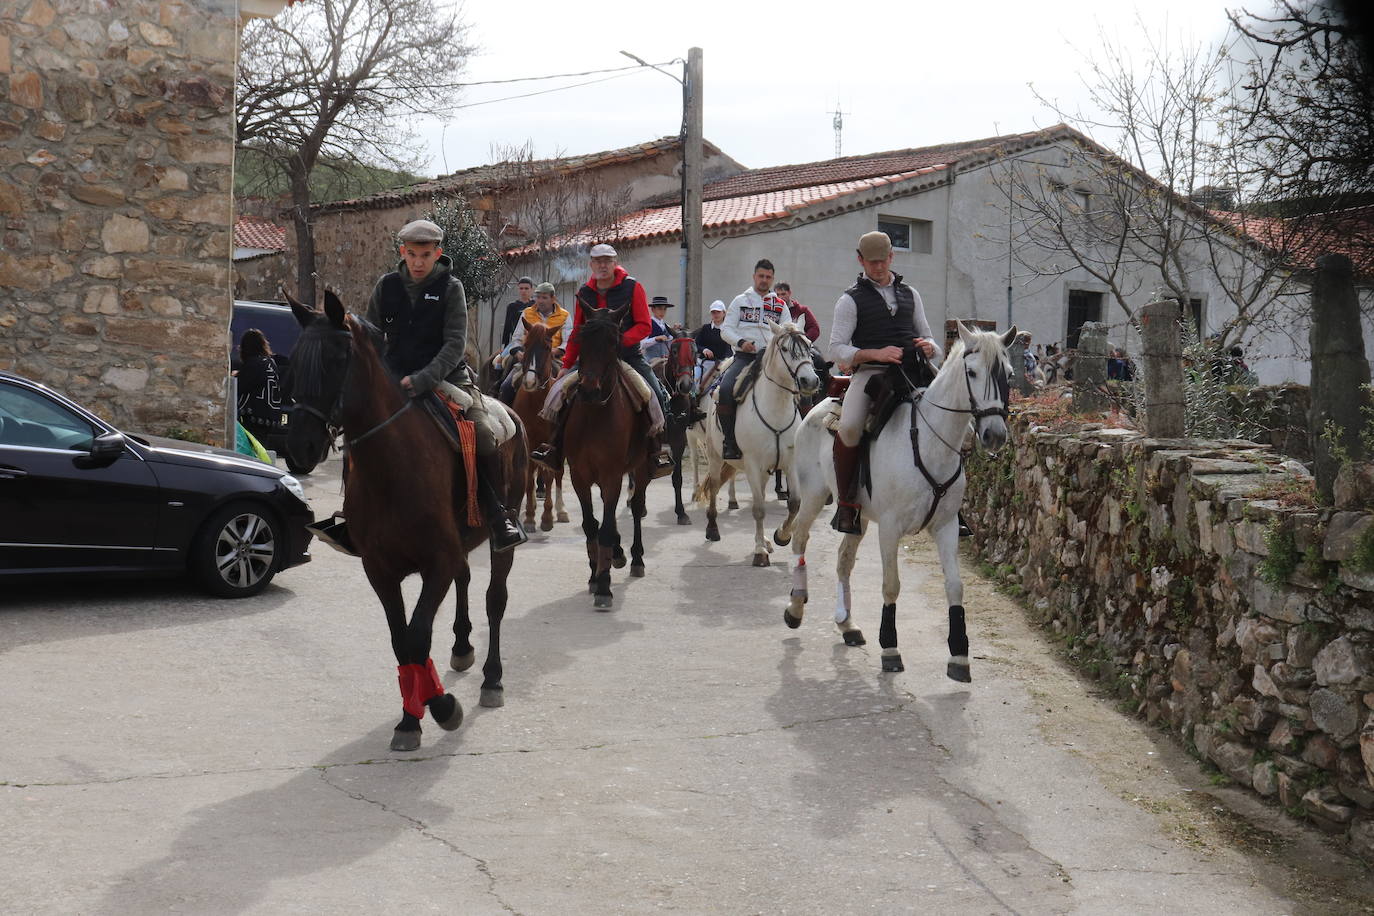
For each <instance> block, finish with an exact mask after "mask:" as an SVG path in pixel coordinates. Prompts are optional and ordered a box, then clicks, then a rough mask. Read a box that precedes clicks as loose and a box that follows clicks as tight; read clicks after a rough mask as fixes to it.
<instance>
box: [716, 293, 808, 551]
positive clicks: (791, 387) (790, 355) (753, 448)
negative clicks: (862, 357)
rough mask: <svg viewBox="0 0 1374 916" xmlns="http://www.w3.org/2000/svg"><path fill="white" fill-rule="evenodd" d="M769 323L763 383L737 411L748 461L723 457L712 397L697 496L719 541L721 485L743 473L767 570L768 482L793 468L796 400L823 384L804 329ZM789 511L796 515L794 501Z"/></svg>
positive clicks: (738, 435)
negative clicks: (765, 523) (704, 462)
mask: <svg viewBox="0 0 1374 916" xmlns="http://www.w3.org/2000/svg"><path fill="white" fill-rule="evenodd" d="M767 322H768V324H767V327H768V333H769V335H770V338H769V341H768V346H766V347H765V348H764V350H763V355H762V356H761V357H759V359H760V361H761V362H762V366H761V367H760V372H759V376H758V379H757V380H756V381H755V382H754V385H753V387H752V388H750V389H749V392H748V393H747V394H745V396H744V397H743V398H740V399H739V402H738V404H737V405H736V407H735V417H736V419H735V441H736V442H737V443H738V444H739V448H740V452H741V453H742V454H743V455H744V457H743V458H740V459H738V460H735V461H732V462H727V461H726V460H725V459H724V458H722V457H721V450H722V445H723V434H722V433H721V430H720V424H719V423H717V422H716V402H715V399H714V398H713V399H712V400H711V405H710V407H709V408H708V409H707V412H706V420H705V423H706V433H707V435H706V437H705V438H706V456H707V458H706V460H707V465H706V479H705V480H704V481H702V483H701V486H700V487H698V488H697V492H696V494H695V495H696V498H697V499H705V501H706V540H708V541H719V540H720V529H719V528H717V527H716V494H717V493H718V492H719V491H720V488H721V486H722V485H724V484H725V483H727V482H731V481H733V480H734V476H735V468H736V467H739V468H740V469H742V470H743V471H744V476H745V477H746V478H747V479H748V481H749V491H750V494H751V496H752V497H753V515H754V565H755V566H767V565H768V554H770V553H772V552H773V545H772V544H771V543H769V541H768V538H767V536H765V535H764V533H763V516H764V512H765V508H766V505H767V483H768V478H769V476H770V475H771V474H772V473H773V471H774V470H781V471H783V472H784V473H786V472H787V469H788V468H789V467H791V465H792V453H793V448H794V444H795V443H794V435H795V430H796V427H797V423H798V421H799V420H800V419H801V413H800V411H798V409H797V401H798V400H799V398H800V397H801V396H802V395H804V394H806V395H810V394H815V393H816V391H817V390H818V389H819V388H820V385H821V380H820V376H818V375H817V374H816V367H815V366H814V365H813V364H812V362H811V341H810V340H809V339H807V336H806V334H805V332H803V331H802V329H801V327H800V326H798V325H796V324H793V323H792V322H790V321H785V322H782V323H781V324H779V323H778V322H775V321H773V320H772V319H771V318H770V319H767ZM737 384H738V383H737ZM788 508H789V511H795V507H794V505H793V504H792V503H790V502H789V503H788ZM780 543H785V542H780Z"/></svg>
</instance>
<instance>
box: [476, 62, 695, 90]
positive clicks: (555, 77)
mask: <svg viewBox="0 0 1374 916" xmlns="http://www.w3.org/2000/svg"><path fill="white" fill-rule="evenodd" d="M670 63H672V61H666V62H664V63H662V64H647V65H646V66H650V67H666V66H667V65H668V64H670ZM638 69H640V65H639V64H632V65H630V66H628V67H609V68H607V69H605V70H585V71H583V72H581V73H554V74H551V75H549V76H517V77H514V78H513V79H508V80H482V81H480V82H476V83H454V84H452V85H453V88H454V89H465V88H467V87H468V86H498V85H501V84H504V83H529V82H535V81H538V80H558V79H565V78H568V77H573V76H596V75H598V74H601V73H621V72H623V71H625V70H638Z"/></svg>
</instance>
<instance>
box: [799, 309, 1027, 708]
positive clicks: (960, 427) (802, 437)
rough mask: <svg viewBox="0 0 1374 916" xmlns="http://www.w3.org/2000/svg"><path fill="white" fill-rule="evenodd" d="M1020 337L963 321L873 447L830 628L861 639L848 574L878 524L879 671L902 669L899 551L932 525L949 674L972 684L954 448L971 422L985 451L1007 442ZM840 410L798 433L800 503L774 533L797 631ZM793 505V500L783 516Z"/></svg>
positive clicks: (834, 405) (958, 459)
mask: <svg viewBox="0 0 1374 916" xmlns="http://www.w3.org/2000/svg"><path fill="white" fill-rule="evenodd" d="M1016 333H1017V332H1016V328H1015V327H1013V328H1012V329H1011V330H1009V331H1007V333H1005V334H1001V335H999V334H997V333H996V332H995V331H976V330H970V329H969V328H967V327H965V326H964V324H963V322H960V323H959V341H958V342H957V343H956V344H955V345H954V346H953V347H952V348H951V349H950V353H949V355H948V356H947V357H946V358H945V362H944V365H943V366H941V367H940V371H939V373H938V374H937V375H936V376H935V381H933V382H932V383H931V384H930V387H929V388H927V389H926V390H925V391H924V392H923V393H922V392H918V393H917V395H916V397H915V399H914V400H913V401H912V402H910V403H905V404H901V405H899V406H898V407H897V410H896V412H895V413H893V415H892V418H891V420H889V421H888V423H887V425H886V426H885V427H884V428H883V429H882V431H881V432H880V433H879V434H878V437H877V439H876V440H874V441H873V442H872V443H871V444H870V445H869V465H870V468H871V479H872V491H871V492H864V487H862V486H861V487H859V505H860V509H861V514H860V519H859V530H860V533H859V534H847V535H845V536H844V540H843V541H842V542H841V544H840V552H839V557H838V559H837V562H836V565H835V573H836V578H837V579H838V582H837V585H838V598H837V601H836V604H835V623H836V625H837V626H838V627H839V628H840V634H841V635H842V636H843V637H844V642H845V644H846V645H850V646H861V645H863V644H864V637H863V633H862V631H860V630H859V628H858V627H857V626H855V625H854V618H853V615H852V614H851V607H850V592H849V574H850V572H851V571H852V570H853V569H854V559H855V557H856V556H857V555H858V552H859V542H860V541H862V540H863V537H864V533H866V532H867V531H868V523H869V522H870V521H876V522H877V523H878V543H879V549H880V550H881V551H882V557H883V613H882V625H881V627H880V628H879V630H878V643H879V645H881V646H882V650H883V670H884V671H901V670H903V666H902V656H901V653H900V652H899V651H898V650H897V593H898V592H899V591H900V589H901V582H900V580H899V578H898V566H897V564H898V557H897V545H898V543H899V542H900V541H901V539H902V538H903V537H904V536H905V535H908V534H914V533H916V532H919V531H921V530H923V529H928V530H929V531H930V536H931V538H932V539H933V540H934V541H935V547H936V550H937V551H938V552H939V555H940V568H941V570H942V571H943V572H944V577H945V598H946V600H947V601H948V604H949V654H950V658H949V663H948V665H947V666H946V668H945V673H946V674H947V675H948V676H949V677H951V678H952V679H954V680H956V681H963V682H965V683H967V682H968V681H970V680H972V676H971V673H970V671H969V660H968V633H967V631H966V629H965V626H964V607H963V602H964V584H963V581H962V580H961V579H960V578H959V505H960V504H961V503H962V502H963V501H964V486H965V478H964V459H963V455H962V454H961V452H960V447H961V446H962V445H963V442H964V435H965V434H966V433H967V432H968V427H969V423H970V421H971V422H972V423H973V426H974V431H975V432H976V434H977V440H978V442H979V444H981V445H982V446H983V447H984V448H986V449H987V450H989V451H996V450H998V449H1000V448H1001V447H1002V446H1003V445H1004V444H1005V443H1006V441H1007V424H1006V417H1007V396H1008V388H1007V384H1008V383H1007V379H1008V375H1009V373H1010V372H1011V363H1010V361H1009V360H1008V358H1007V346H1008V345H1009V344H1010V343H1011V342H1012V341H1013V340H1015V339H1016ZM838 410H839V402H838V401H836V400H835V399H833V398H830V399H827V400H825V401H822V402H821V403H820V404H817V405H816V406H815V407H814V408H813V409H812V410H811V412H810V413H809V414H807V415H806V420H805V421H804V422H803V423H802V425H801V427H800V428H799V429H798V430H797V461H796V464H795V465H794V467H793V475H792V478H791V480H792V481H793V484H794V486H793V491H792V493H793V498H794V499H795V498H797V497H800V506H799V507H798V508H797V509H795V510H793V511H789V513H788V517H787V520H786V521H785V522H783V525H782V527H781V528H779V529H778V531H777V532H776V533H774V535H773V539H774V540H775V541H777V542H778V543H779V544H786V543H788V541H789V539H790V540H791V543H792V592H791V596H790V597H791V600H790V601H789V603H788V607H787V610H786V611H784V612H783V620H784V621H785V622H786V623H787V625H788V626H789V627H792V628H794V629H795V628H796V627H799V626H801V621H802V612H803V610H804V609H805V605H806V600H807V588H806V543H807V540H808V539H809V538H810V535H811V525H812V523H813V522H814V521H815V520H816V516H817V515H818V514H819V513H820V512H821V510H822V509H823V508H824V506H825V501H826V497H827V496H828V495H829V494H830V493H832V492H834V491H835V465H834V461H833V460H832V458H831V454H832V452H831V450H832V448H833V445H832V443H833V441H834V440H833V434H832V433H831V432H830V430H829V429H827V428H826V422H827V419H828V418H829V417H831V416H832V415H833V413H834V412H836V411H838ZM913 410H914V411H915V418H916V423H915V426H914V432H913V426H912V422H911V421H912V411H913ZM832 422H833V421H832ZM793 505H795V504H793V503H789V505H788V508H789V510H792V506H793ZM794 525H795V538H793V532H794Z"/></svg>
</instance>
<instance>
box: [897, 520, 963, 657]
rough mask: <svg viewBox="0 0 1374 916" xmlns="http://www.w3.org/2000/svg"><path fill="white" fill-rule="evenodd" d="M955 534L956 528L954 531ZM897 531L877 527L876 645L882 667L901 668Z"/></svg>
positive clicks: (900, 588) (899, 580) (900, 587)
mask: <svg viewBox="0 0 1374 916" xmlns="http://www.w3.org/2000/svg"><path fill="white" fill-rule="evenodd" d="M956 534H957V532H956ZM900 540H901V534H900V533H898V531H897V529H896V528H895V526H894V527H892V528H882V527H879V529H878V550H879V552H880V553H881V554H882V557H883V615H882V623H881V624H880V625H879V627H878V645H880V646H882V649H883V670H884V671H904V670H906V668H905V666H904V665H902V653H901V652H900V651H898V649H897V594H898V593H899V592H900V591H901V590H902V581H901V576H900V572H899V570H898V568H897V562H898V558H897V547H898V544H899V542H900Z"/></svg>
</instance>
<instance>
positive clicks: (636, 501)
mask: <svg viewBox="0 0 1374 916" xmlns="http://www.w3.org/2000/svg"><path fill="white" fill-rule="evenodd" d="M649 480H650V478H649V475H648V473H647V472H646V471H644V470H640V471H637V472H636V474H635V492H634V495H633V496H631V497H630V515H631V516H632V517H633V518H634V523H635V539H634V543H632V544H631V545H630V575H631V576H634V577H635V578H642V577H643V576H644V530H643V527H644V526H643V521H644V516H645V515H648V514H649V508H648V506H646V505H645V500H646V494H647V492H648V489H649ZM680 499H681V497H679V500H680Z"/></svg>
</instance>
